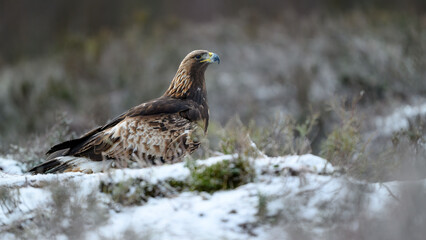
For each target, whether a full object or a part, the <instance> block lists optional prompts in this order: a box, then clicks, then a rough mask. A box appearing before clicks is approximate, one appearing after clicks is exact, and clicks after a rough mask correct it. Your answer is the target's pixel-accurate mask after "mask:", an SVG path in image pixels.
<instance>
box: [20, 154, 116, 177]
mask: <svg viewBox="0 0 426 240" xmlns="http://www.w3.org/2000/svg"><path fill="white" fill-rule="evenodd" d="M112 162H113V160H103V161H93V160H90V159H88V158H85V157H75V156H60V157H56V158H54V159H52V160H50V161H47V162H44V163H42V164H40V165H37V166H35V167H33V168H32V169H30V170H29V171H28V172H30V173H32V174H38V173H63V172H82V173H94V172H102V171H104V170H107V169H109V168H110V167H111V165H112Z"/></svg>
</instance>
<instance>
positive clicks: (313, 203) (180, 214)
mask: <svg viewBox="0 0 426 240" xmlns="http://www.w3.org/2000/svg"><path fill="white" fill-rule="evenodd" d="M233 157H235V156H232V155H223V156H218V157H212V158H209V159H206V160H198V161H197V163H198V164H206V165H211V164H214V163H216V162H220V161H223V160H230V159H232V158H233ZM252 161H253V164H254V167H255V170H256V175H257V177H256V179H255V181H254V182H252V183H249V184H245V185H242V186H240V187H238V188H236V189H233V190H226V191H218V192H215V193H213V194H208V193H203V192H201V193H199V192H189V191H184V192H181V193H176V194H175V195H173V196H169V197H162V198H161V197H158V198H151V199H149V200H148V202H147V203H145V204H142V205H140V206H139V205H134V206H118V204H116V203H114V202H113V201H112V200H111V199H110V197H109V196H108V195H106V194H103V193H100V192H99V183H100V182H101V181H108V182H111V181H112V182H119V181H123V180H127V179H132V178H143V179H145V180H146V181H149V182H150V183H153V184H155V183H158V182H159V181H161V180H165V179H170V178H173V179H176V180H184V179H185V178H187V177H188V176H189V175H190V172H189V170H188V168H186V167H185V163H176V164H173V165H165V166H160V167H151V168H144V169H118V170H113V171H110V172H108V173H95V174H81V173H64V174H48V175H28V174H22V171H21V170H20V169H21V167H22V166H20V164H19V163H18V162H16V161H14V160H11V159H0V166H1V167H2V169H3V172H1V171H0V189H1V188H3V189H19V194H18V197H19V201H17V203H16V204H17V205H16V206H14V209H15V210H12V211H8V210H7V209H5V208H4V207H3V205H1V203H0V206H1V208H0V233H1V232H4V231H5V229H7V228H8V226H10V225H12V224H13V223H15V222H17V221H25V220H26V221H31V218H32V216H33V214H34V212H35V210H36V209H39V208H42V209H49V208H51V206H52V204H51V201H52V200H51V197H50V196H51V191H50V190H49V186H58V184H60V183H67V182H68V183H69V182H73V183H76V184H77V185H78V186H79V188H78V191H77V192H76V194H77V198H81V197H83V196H95V197H96V199H97V201H98V204H99V205H102V206H104V207H107V208H108V209H109V210H108V212H109V214H108V219H107V220H106V222H103V223H102V224H100V225H99V226H97V227H96V228H95V229H94V230H93V229H91V230H87V232H85V233H84V234H83V236H84V238H85V239H104V238H105V237H108V238H113V239H115V238H117V239H119V238H125V237H123V234H125V233H126V231H127V232H128V231H129V230H131V231H133V232H134V233H135V234H137V236H142V238H143V237H144V236H146V239H160V240H161V239H273V236H272V235H271V234H272V233H274V232H276V227H275V226H274V225H273V224H271V223H269V222H268V221H261V219H260V218H261V217H263V218H266V219H268V218H273V217H274V216H278V215H280V214H284V216H285V218H286V219H287V221H289V222H293V223H303V224H302V226H306V227H308V228H310V231H312V232H316V233H318V234H323V233H325V231H326V230H327V229H326V228H325V227H324V221H325V220H324V219H326V217H327V216H330V215H332V214H333V213H334V212H335V211H340V208H339V204H346V205H345V206H347V207H345V208H342V209H345V210H347V213H346V212H343V214H342V216H343V218H345V216H347V219H350V215H351V213H352V212H353V211H357V210H352V206H355V205H356V204H353V203H352V202H350V201H349V202H348V201H347V200H348V199H354V198H356V196H357V195H356V193H357V189H358V188H359V187H366V188H367V189H368V191H364V192H365V194H366V197H367V199H368V201H367V203H368V204H367V207H366V209H364V211H365V214H367V215H368V214H369V215H372V216H373V215H375V214H377V213H380V212H381V211H383V209H384V208H385V206H386V205H387V204H388V203H391V202H394V201H395V199H394V196H392V194H397V192H398V191H397V189H398V187H399V186H400V183H399V182H391V183H386V185H384V184H380V183H365V182H360V181H356V180H354V179H350V178H347V177H346V176H344V175H340V174H338V173H336V171H335V169H334V168H333V166H332V165H331V164H329V163H328V162H327V161H326V160H325V159H322V158H320V157H318V156H314V155H310V154H307V155H301V156H296V155H293V156H283V157H275V158H269V157H266V156H262V157H260V158H258V159H252ZM420 182H421V183H422V184H425V181H424V180H422V181H420ZM390 192H392V194H390ZM261 196H264V197H265V198H266V199H267V204H266V205H265V206H264V207H265V212H264V213H260V204H261V203H260V197H261ZM262 214H263V216H261V215H262ZM354 228H356V224H354ZM59 237H60V238H61V239H70V238H69V237H67V236H66V235H64V234H60V235H57V236H56V238H59ZM287 237H288V236H287ZM18 238H19V237H15V236H14V235H13V234H10V233H9V234H4V235H3V234H0V239H18ZM281 238H283V239H285V238H286V236H285V235H281ZM143 239H145V238H143ZM289 239H290V238H289Z"/></svg>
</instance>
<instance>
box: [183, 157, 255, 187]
mask: <svg viewBox="0 0 426 240" xmlns="http://www.w3.org/2000/svg"><path fill="white" fill-rule="evenodd" d="M189 168H190V171H191V179H190V180H189V188H190V190H192V191H204V192H209V193H212V192H215V191H219V190H227V189H234V188H236V187H239V186H241V185H244V184H246V183H249V182H252V181H253V180H254V177H255V171H254V168H253V166H252V164H251V162H250V161H249V160H247V159H243V158H241V157H238V158H236V159H232V160H224V161H222V162H218V163H215V164H213V165H211V166H205V165H192V166H189Z"/></svg>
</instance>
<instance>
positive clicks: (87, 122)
mask: <svg viewBox="0 0 426 240" xmlns="http://www.w3.org/2000/svg"><path fill="white" fill-rule="evenodd" d="M0 36H1V37H0V155H15V156H19V157H20V158H21V159H22V161H39V160H40V159H42V158H43V153H44V152H45V151H47V150H48V148H49V146H51V145H52V144H54V143H57V142H58V141H62V140H67V139H69V138H71V137H75V136H79V135H80V134H82V133H84V131H87V130H90V129H91V128H93V127H95V126H97V125H100V124H103V123H105V122H106V121H107V120H109V119H111V118H113V117H114V116H116V115H118V114H120V113H122V112H124V111H125V110H127V109H128V108H130V107H132V106H134V105H137V104H139V103H141V102H144V101H147V100H149V99H152V98H155V97H158V96H160V95H161V94H163V92H164V91H165V90H166V88H167V86H168V84H169V82H170V80H171V79H172V78H173V76H174V74H175V71H176V70H177V67H178V65H179V63H180V61H181V60H182V58H183V57H184V56H185V55H186V54H187V53H188V52H190V51H192V50H194V49H207V50H210V51H213V52H215V53H217V54H219V55H220V57H221V64H220V65H219V66H216V65H215V66H211V67H210V68H209V69H208V70H207V72H206V79H207V88H208V99H209V105H210V108H211V109H210V112H211V121H212V123H211V129H210V130H209V131H210V133H211V136H212V138H214V137H215V136H217V135H218V134H216V133H217V132H218V131H219V130H220V129H223V128H226V127H227V125H232V124H229V121H230V120H231V119H234V120H231V121H234V122H238V124H239V125H238V124H237V125H238V126H239V127H241V126H248V127H245V128H246V129H248V130H247V131H250V132H251V134H252V138H253V140H254V141H255V142H256V144H258V145H259V146H261V147H262V151H264V152H266V153H267V154H268V155H280V154H296V153H298V154H300V153H306V152H312V153H314V154H318V155H321V156H323V157H326V158H327V159H329V160H330V161H332V162H333V164H337V165H338V164H342V165H344V166H348V168H349V169H352V168H355V169H357V171H356V175H359V176H363V177H365V178H367V179H371V180H378V179H381V180H383V179H385V180H386V179H395V178H400V177H401V178H402V177H404V176H405V177H406V176H407V174H405V175H404V169H406V168H409V169H413V168H414V169H421V170H416V174H415V175H414V176H416V177H420V176H424V175H426V174H425V173H426V171H425V169H426V160H425V155H424V154H425V150H424V149H425V147H424V146H425V138H424V132H425V130H424V129H425V128H424V126H425V121H424V119H425V117H424V116H425V113H426V106H425V105H424V103H426V100H425V97H426V95H425V94H426V79H425V78H426V77H425V76H426V57H425V56H426V55H425V53H426V51H425V50H426V1H423V0H406V1H397V0H387V1H385V0H376V1H371V0H353V1H352V0H347V1H338V0H325V1H317V0H297V1H296V0H287V1H272V0H264V1H253V0H237V1H227V0H215V1H211V0H210V1H207V0H196V1H195V0H194V1H189V0H185V1H168V0H159V1H136V0H129V1H112V0H93V1H83V0H76V1H66V0H48V1H31V0H15V1H7V0H0ZM407 107H409V108H410V109H411V112H409V113H407V114H405V113H406V111H405V110H407ZM401 109H402V110H403V111H402V112H403V113H400V111H401ZM404 109H405V110H404ZM404 111H405V112H404ZM237 116H238V117H237ZM389 117H393V118H389ZM235 119H237V120H235ZM283 125H285V126H283ZM232 126H235V124H234V125H232ZM288 126H292V127H293V128H292V129H289V127H288ZM288 136H290V137H288ZM218 138H219V137H218ZM211 142H214V139H211ZM289 144H290V145H291V146H290V147H289ZM333 144H334V145H333ZM336 144H343V145H341V146H340V145H339V146H338V147H337V148H340V150H339V149H338V150H339V152H336ZM271 145H273V146H271ZM300 145H303V146H304V147H303V149H302V147H300ZM305 147H306V148H305ZM212 148H214V147H212ZM401 148H402V149H403V151H401ZM396 150H397V151H396ZM397 152H398V154H396V153H397ZM17 154H18V155H17ZM404 154H405V155H404ZM407 159H409V160H407ZM402 160H403V161H402ZM359 162H361V163H362V164H360V166H358V164H357V163H359ZM401 162H402V163H401ZM401 164H402V165H401ZM372 166H376V167H375V168H374V170H371V169H372ZM395 166H397V167H395ZM401 166H403V167H401ZM395 169H397V170H395ZM410 176H412V174H410Z"/></svg>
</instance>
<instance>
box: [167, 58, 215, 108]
mask: <svg viewBox="0 0 426 240" xmlns="http://www.w3.org/2000/svg"><path fill="white" fill-rule="evenodd" d="M206 68H207V65H205V66H201V67H198V68H194V67H191V66H188V65H185V64H181V66H180V67H179V69H178V71H177V72H176V75H175V77H174V78H173V80H172V82H171V83H170V86H169V88H168V89H167V91H166V92H165V93H164V95H163V96H167V97H172V98H177V99H189V100H193V101H194V102H196V103H198V104H201V105H207V90H206V84H205V79H204V72H205V70H206Z"/></svg>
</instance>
